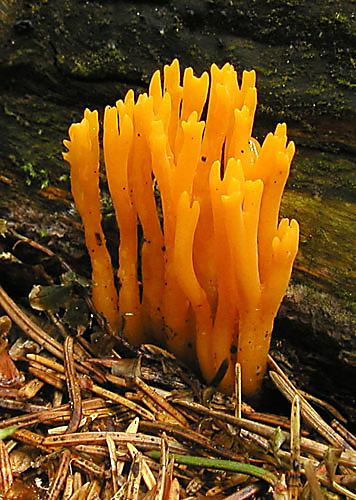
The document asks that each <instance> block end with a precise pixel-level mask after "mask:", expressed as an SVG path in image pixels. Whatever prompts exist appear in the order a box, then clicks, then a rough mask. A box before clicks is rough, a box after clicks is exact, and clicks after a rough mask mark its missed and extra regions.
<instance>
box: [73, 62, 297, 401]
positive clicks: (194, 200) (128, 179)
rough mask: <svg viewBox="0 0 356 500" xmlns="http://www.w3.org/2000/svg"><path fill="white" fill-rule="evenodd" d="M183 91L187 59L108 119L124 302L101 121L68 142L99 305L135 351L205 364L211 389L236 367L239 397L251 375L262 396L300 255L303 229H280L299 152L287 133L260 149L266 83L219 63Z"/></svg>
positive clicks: (78, 127)
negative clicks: (105, 201) (277, 322)
mask: <svg viewBox="0 0 356 500" xmlns="http://www.w3.org/2000/svg"><path fill="white" fill-rule="evenodd" d="M182 80H183V81H181V75H180V67H179V63H178V61H177V60H174V61H173V62H172V64H171V65H169V66H165V67H164V75H163V80H162V79H161V75H160V72H159V71H156V72H155V73H154V74H153V76H152V79H151V83H150V86H149V92H148V94H140V95H139V96H138V97H137V98H136V99H135V96H134V92H133V90H130V91H128V93H127V94H126V96H125V99H124V100H119V101H118V102H117V103H116V106H114V107H110V106H107V107H106V109H105V115H104V123H103V141H102V142H103V144H102V148H103V156H104V163H105V170H106V177H107V181H108V186H109V190H110V194H111V197H112V201H113V205H114V209H115V215H116V220H117V224H118V229H119V234H120V242H119V250H118V251H119V256H118V262H119V268H118V274H117V276H118V281H119V284H120V290H119V292H118V291H117V290H116V288H115V282H114V270H113V268H112V263H111V259H110V255H109V252H108V250H107V247H106V242H105V237H104V234H103V230H102V227H101V211H100V192H99V167H100V165H99V164H100V144H99V125H98V113H97V111H89V110H88V109H87V110H85V113H84V118H83V120H82V121H81V122H80V123H75V124H73V125H72V126H71V127H70V129H69V136H70V140H69V141H64V144H65V146H66V147H67V149H68V152H66V153H64V158H65V159H66V160H67V161H68V162H69V163H70V167H71V182H72V193H73V197H74V201H75V204H76V206H77V209H78V211H79V213H80V216H81V218H82V221H83V225H84V230H85V239H86V245H87V248H88V251H89V254H90V258H91V263H92V279H93V284H94V285H93V290H92V294H93V300H94V303H95V305H96V307H97V309H98V311H100V312H101V313H102V314H103V315H104V316H105V317H106V318H107V320H108V322H109V323H110V325H111V326H112V327H113V328H114V329H115V330H116V331H119V330H120V329H122V330H123V334H124V335H125V337H126V338H127V339H128V340H129V341H130V342H132V343H134V344H140V343H141V342H147V341H152V340H153V341H155V342H157V343H159V344H160V345H163V346H164V347H166V348H167V349H168V350H170V351H171V352H173V353H174V354H176V355H177V356H178V357H179V358H181V359H183V360H185V361H189V362H194V360H197V362H198V364H199V368H200V371H201V373H202V375H203V377H204V378H205V380H206V381H207V382H210V381H211V380H212V379H213V378H214V376H215V375H216V373H217V371H218V370H219V367H220V366H221V365H222V363H223V362H225V365H226V364H227V366H228V367H227V371H226V374H225V376H224V378H223V380H222V382H221V385H220V387H221V388H222V389H223V390H225V391H231V390H232V387H233V383H234V366H235V364H236V362H239V363H240V364H241V369H242V387H243V392H244V394H245V395H246V396H251V395H253V394H255V393H256V391H258V389H259V387H260V385H261V381H262V378H263V375H264V372H265V369H266V363H267V355H268V350H269V346H270V339H271V332H272V328H273V322H274V318H275V316H276V314H277V311H278V308H279V305H280V303H281V300H282V298H283V296H284V294H285V291H286V288H287V285H288V281H289V278H290V274H291V270H292V265H293V261H294V258H295V256H296V253H297V249H298V238H299V236H298V232H299V231H298V223H297V222H296V221H295V220H291V221H289V220H288V219H282V220H280V221H279V208H280V202H281V197H282V193H283V190H284V186H285V183H286V180H287V177H288V174H289V168H290V164H291V160H292V158H293V155H294V151H295V148H294V144H293V142H289V143H288V141H287V135H286V125H285V124H278V125H277V127H276V130H275V132H274V133H269V134H268V135H267V136H266V138H265V140H264V141H263V144H259V142H258V141H257V140H256V139H255V138H253V137H252V135H251V134H252V127H253V121H254V114H255V109H256V104H257V93H256V88H255V72H254V71H244V72H243V75H242V79H241V82H239V80H238V78H237V73H236V71H235V69H234V68H233V66H232V65H231V64H225V65H224V66H223V67H222V68H221V69H220V68H218V67H217V66H216V65H215V64H213V65H212V66H211V70H210V75H209V74H208V73H206V72H205V73H203V74H202V75H201V76H200V77H196V76H195V75H194V74H193V70H192V68H187V69H186V70H185V71H184V74H183V79H182ZM202 117H203V118H202ZM157 193H159V202H157ZM157 208H159V210H158V209H157ZM138 224H139V225H140V226H141V228H142V234H143V237H142V239H141V238H139V237H138V231H137V225H138ZM138 256H139V258H140V263H138ZM138 265H139V266H140V270H138ZM138 272H139V275H140V279H139V277H138Z"/></svg>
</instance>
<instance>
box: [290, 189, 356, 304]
mask: <svg viewBox="0 0 356 500" xmlns="http://www.w3.org/2000/svg"><path fill="white" fill-rule="evenodd" d="M281 212H282V215H283V216H288V217H293V218H295V219H297V220H298V221H299V223H300V229H301V236H300V249H299V253H298V256H297V259H296V265H295V271H294V277H295V278H296V280H300V281H301V282H302V283H304V284H309V285H311V286H313V287H314V288H316V289H319V290H320V291H324V292H328V293H331V294H332V295H333V296H336V297H339V298H341V299H343V300H344V301H345V302H346V303H347V305H348V307H353V306H354V303H353V300H354V293H353V291H354V279H353V266H354V259H353V255H354V242H355V241H356V227H355V223H354V214H355V203H351V202H350V203H345V202H344V201H340V200H337V199H326V198H322V197H320V196H310V194H309V193H305V192H295V191H287V192H286V193H285V195H284V197H283V203H282V210H281Z"/></svg>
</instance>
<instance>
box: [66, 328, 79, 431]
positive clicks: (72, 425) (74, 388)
mask: <svg viewBox="0 0 356 500" xmlns="http://www.w3.org/2000/svg"><path fill="white" fill-rule="evenodd" d="M64 368H65V372H66V376H67V377H66V380H67V387H68V394H69V401H70V403H71V409H72V415H71V417H70V420H69V423H68V427H67V430H66V433H67V434H68V433H71V432H76V431H77V430H78V427H79V424H80V420H81V418H82V396H81V392H80V385H79V383H78V380H77V374H76V370H75V365H74V339H73V337H70V336H68V337H66V339H65V341H64Z"/></svg>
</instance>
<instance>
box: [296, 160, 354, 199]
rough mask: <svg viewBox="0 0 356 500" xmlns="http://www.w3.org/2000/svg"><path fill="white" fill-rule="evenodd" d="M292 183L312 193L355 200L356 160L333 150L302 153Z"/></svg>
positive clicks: (297, 161)
mask: <svg viewBox="0 0 356 500" xmlns="http://www.w3.org/2000/svg"><path fill="white" fill-rule="evenodd" d="M331 179H332V182H331ZM289 186H291V187H293V188H294V189H298V190H303V191H306V192H308V193H310V194H311V195H313V196H321V197H325V196H326V197H328V198H333V199H339V200H341V199H344V200H345V201H346V202H348V201H352V200H353V199H354V192H355V188H356V174H355V168H354V161H353V159H352V158H350V159H349V158H347V157H344V156H341V155H333V154H330V153H320V152H312V151H310V152H305V151H304V152H300V153H299V154H297V156H296V158H295V161H294V163H293V168H292V170H291V175H290V178H289Z"/></svg>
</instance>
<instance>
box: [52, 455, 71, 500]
mask: <svg viewBox="0 0 356 500" xmlns="http://www.w3.org/2000/svg"><path fill="white" fill-rule="evenodd" d="M70 459H71V454H70V451H69V450H64V451H63V454H62V458H61V461H60V463H59V468H58V472H57V474H56V477H55V478H54V481H53V482H52V484H51V486H50V489H49V492H48V498H49V500H57V498H59V495H60V493H61V491H62V489H63V488H64V485H65V482H66V480H67V475H68V471H69V464H70Z"/></svg>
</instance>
